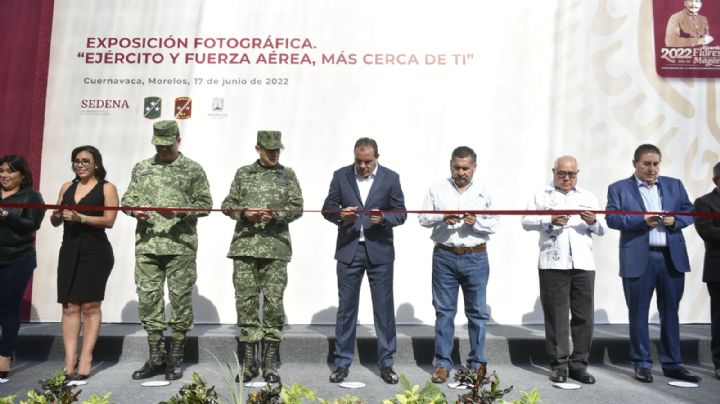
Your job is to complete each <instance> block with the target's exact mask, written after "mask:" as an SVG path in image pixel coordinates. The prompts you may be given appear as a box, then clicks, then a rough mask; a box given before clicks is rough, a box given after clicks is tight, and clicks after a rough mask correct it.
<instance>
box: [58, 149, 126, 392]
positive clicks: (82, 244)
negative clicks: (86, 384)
mask: <svg viewBox="0 0 720 404" xmlns="http://www.w3.org/2000/svg"><path fill="white" fill-rule="evenodd" d="M71 158H72V169H73V171H74V172H75V179H73V180H72V181H70V182H67V183H65V184H63V186H62V188H61V189H60V195H59V197H58V205H62V206H63V207H64V209H61V210H56V211H54V212H53V214H52V216H51V217H50V222H51V223H52V224H53V226H55V227H57V226H60V224H61V223H62V224H63V230H64V232H63V242H62V246H61V247H60V257H59V259H58V273H57V287H58V303H61V304H62V306H63V311H62V334H63V344H64V346H65V368H66V372H67V374H69V375H73V377H74V378H75V379H77V380H82V379H86V378H87V377H88V376H89V375H90V369H91V367H92V353H93V349H94V348H95V341H97V338H98V334H99V333H100V322H101V321H102V311H101V310H100V303H101V302H102V301H103V299H104V298H105V285H106V284H107V279H108V276H110V271H111V270H112V267H113V263H114V257H113V251H112V246H111V245H110V242H109V241H108V239H107V236H106V235H105V229H109V228H111V227H112V226H113V224H114V223H115V218H116V217H117V210H99V209H97V208H95V209H90V207H98V206H108V207H116V206H118V204H119V200H118V193H117V188H115V185H113V184H111V183H109V182H107V181H105V175H106V172H105V168H104V167H103V164H102V156H101V155H100V152H99V151H98V150H97V149H96V148H95V147H93V146H80V147H77V148H75V150H73V151H72V154H71ZM83 206H87V207H88V208H87V209H83ZM81 323H82V330H83V342H82V352H81V353H80V357H79V358H78V357H77V341H78V336H79V335H80V325H81Z"/></svg>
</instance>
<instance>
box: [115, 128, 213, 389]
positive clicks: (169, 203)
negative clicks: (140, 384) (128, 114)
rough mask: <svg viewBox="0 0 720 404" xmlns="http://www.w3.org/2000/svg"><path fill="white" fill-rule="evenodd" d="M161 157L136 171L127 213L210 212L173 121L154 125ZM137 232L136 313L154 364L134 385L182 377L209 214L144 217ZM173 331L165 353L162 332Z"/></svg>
mask: <svg viewBox="0 0 720 404" xmlns="http://www.w3.org/2000/svg"><path fill="white" fill-rule="evenodd" d="M152 143H153V144H154V145H155V149H156V150H157V154H156V155H155V156H153V157H151V158H149V159H146V160H143V161H141V162H139V163H137V164H136V165H135V167H134V168H133V171H132V178H131V180H130V185H128V189H127V192H125V195H124V196H123V198H122V205H123V206H128V207H146V206H153V207H167V208H169V207H188V208H199V209H211V208H212V198H211V196H210V186H209V184H208V181H207V177H206V176H205V171H203V169H202V167H200V165H199V164H198V163H196V162H194V161H192V160H190V159H189V158H187V157H185V156H184V155H183V154H182V153H180V152H179V151H178V146H179V145H180V130H179V129H178V126H177V123H176V122H175V121H159V122H156V123H155V125H153V138H152ZM126 213H127V214H128V215H130V216H132V217H134V218H135V219H137V229H136V231H135V285H136V289H137V294H138V312H139V316H140V321H141V322H142V325H143V328H144V329H145V331H147V333H148V345H149V348H150V358H149V359H148V361H147V362H145V365H144V366H143V367H142V368H141V369H139V370H137V371H135V372H134V373H133V374H132V378H133V379H135V380H138V379H145V378H148V377H152V376H155V375H157V374H162V373H163V372H164V373H165V379H167V380H175V379H179V378H180V377H182V367H181V363H182V359H183V353H184V349H185V333H186V332H187V331H188V330H190V329H191V328H192V325H193V312H192V287H193V285H194V284H195V279H196V278H197V272H196V264H195V255H196V252H197V229H196V226H197V219H198V217H201V216H207V215H208V212H207V211H202V210H200V211H180V212H178V211H172V210H167V211H158V212H156V211H140V210H129V211H126ZM166 280H167V285H168V290H169V300H170V306H171V307H172V315H171V317H170V320H168V321H166V320H165V299H164V285H165V281H166ZM168 327H170V329H171V330H172V335H171V346H170V350H169V352H167V353H166V349H165V338H164V336H163V332H164V331H165V329H166V328H168Z"/></svg>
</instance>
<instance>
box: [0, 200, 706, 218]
mask: <svg viewBox="0 0 720 404" xmlns="http://www.w3.org/2000/svg"><path fill="white" fill-rule="evenodd" d="M0 207H6V208H21V209H43V210H48V209H52V210H56V209H67V210H82V211H88V210H89V211H103V210H122V211H144V212H148V211H149V212H242V211H243V210H244V209H214V208H212V209H205V208H184V207H152V206H148V207H139V206H84V205H83V206H78V205H51V204H33V203H12V202H0ZM267 210H269V211H271V212H281V213H340V212H341V211H340V210H315V209H306V210H291V209H267ZM371 212H382V213H416V214H431V215H432V214H436V215H453V214H464V213H471V214H474V215H501V216H527V215H538V216H548V215H579V214H580V213H582V212H593V213H596V214H603V215H658V216H693V217H706V218H720V212H644V211H632V210H587V209H573V210H378V209H372V210H360V209H358V210H356V211H355V213H371Z"/></svg>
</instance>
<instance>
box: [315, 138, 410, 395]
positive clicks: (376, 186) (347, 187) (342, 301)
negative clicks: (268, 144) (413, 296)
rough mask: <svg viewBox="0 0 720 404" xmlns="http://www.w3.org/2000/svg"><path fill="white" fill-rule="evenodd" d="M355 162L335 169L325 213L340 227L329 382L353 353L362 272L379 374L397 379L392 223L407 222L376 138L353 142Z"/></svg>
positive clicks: (342, 373)
mask: <svg viewBox="0 0 720 404" xmlns="http://www.w3.org/2000/svg"><path fill="white" fill-rule="evenodd" d="M354 151H355V163H354V164H351V165H349V166H346V167H343V168H341V169H339V170H337V171H335V173H334V174H333V178H332V182H331V183H330V191H329V192H328V196H327V198H325V203H324V204H323V208H322V210H323V216H324V217H325V219H327V220H329V221H330V222H332V223H334V224H335V225H337V226H338V237H337V245H336V250H335V259H336V260H337V278H338V300H339V303H338V312H337V320H336V323H335V366H336V368H335V370H334V371H333V372H332V373H331V374H330V381H331V382H332V383H340V382H342V381H343V380H345V378H346V377H347V376H348V368H349V367H350V364H351V363H352V359H353V355H354V352H355V326H356V322H357V315H358V303H359V300H360V285H361V284H362V280H363V276H364V274H365V272H367V275H368V282H369V283H370V294H371V297H372V304H373V316H374V320H375V333H376V334H377V355H378V366H379V367H380V377H381V378H382V379H383V381H385V382H386V383H389V384H395V383H397V382H398V376H397V374H396V373H395V371H394V370H393V368H392V366H393V355H394V354H395V351H396V338H395V304H394V302H393V262H394V260H395V248H394V246H393V227H395V226H398V225H401V224H403V223H404V222H405V219H406V218H407V214H406V213H405V197H404V196H403V192H402V188H401V187H400V177H399V176H398V174H397V173H395V172H394V171H392V170H390V169H388V168H385V167H381V166H380V165H379V164H378V157H379V156H380V155H379V154H378V147H377V143H376V142H375V141H374V140H373V139H370V138H360V139H358V140H357V142H356V143H355V148H354Z"/></svg>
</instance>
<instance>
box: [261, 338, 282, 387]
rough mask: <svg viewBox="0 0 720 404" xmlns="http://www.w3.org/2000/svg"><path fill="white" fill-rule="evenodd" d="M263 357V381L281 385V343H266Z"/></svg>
mask: <svg viewBox="0 0 720 404" xmlns="http://www.w3.org/2000/svg"><path fill="white" fill-rule="evenodd" d="M263 345H264V348H265V355H263V379H265V381H266V382H267V383H276V384H277V383H280V373H279V372H278V369H277V368H278V367H279V366H280V341H265V342H264V344H263Z"/></svg>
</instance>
